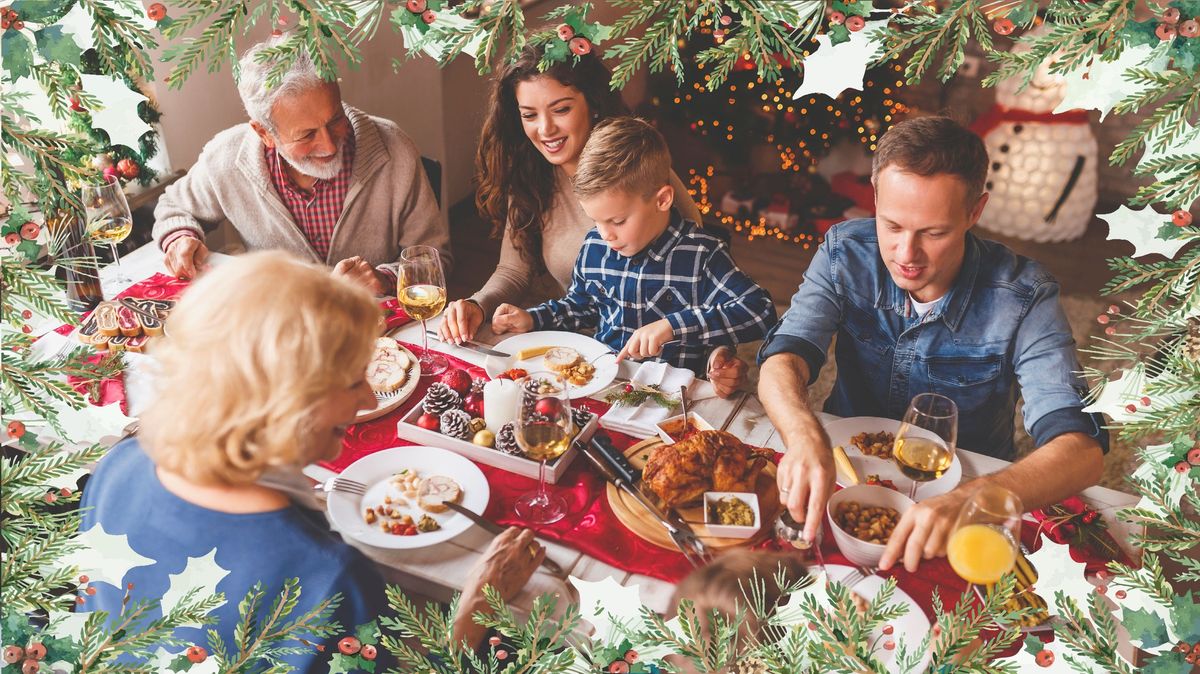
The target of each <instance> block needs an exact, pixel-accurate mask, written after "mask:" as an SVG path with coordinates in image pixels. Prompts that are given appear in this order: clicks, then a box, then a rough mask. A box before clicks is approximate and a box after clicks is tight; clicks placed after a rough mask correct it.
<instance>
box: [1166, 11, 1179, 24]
mask: <svg viewBox="0 0 1200 674" xmlns="http://www.w3.org/2000/svg"><path fill="white" fill-rule="evenodd" d="M1162 20H1163V21H1166V22H1167V23H1169V24H1176V23H1179V8H1178V7H1168V8H1166V9H1165V10H1163V13H1162Z"/></svg>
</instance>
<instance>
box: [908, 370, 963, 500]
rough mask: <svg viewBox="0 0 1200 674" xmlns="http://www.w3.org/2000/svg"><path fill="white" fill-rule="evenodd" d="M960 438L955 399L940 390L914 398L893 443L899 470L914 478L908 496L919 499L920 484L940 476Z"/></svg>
mask: <svg viewBox="0 0 1200 674" xmlns="http://www.w3.org/2000/svg"><path fill="white" fill-rule="evenodd" d="M957 440H958V406H957V405H955V404H954V401H953V400H951V399H949V398H947V397H946V396H944V395H939V394H937V393H921V394H919V395H918V396H916V397H915V398H913V399H912V402H910V403H909V404H908V411H907V412H905V413H904V422H903V423H901V424H900V430H898V431H896V443H895V444H894V445H893V446H892V455H893V456H894V457H895V458H896V463H897V464H899V466H900V472H902V473H904V475H905V476H907V477H908V478H909V479H911V480H912V481H913V482H912V486H911V487H910V488H909V490H908V497H909V498H911V499H912V500H914V501H915V500H917V486H918V485H919V484H920V483H922V482H930V481H932V480H936V479H938V478H939V477H941V476H942V473H945V472H946V469H948V468H949V467H950V465H951V464H952V463H954V443H955V442H956V441H957Z"/></svg>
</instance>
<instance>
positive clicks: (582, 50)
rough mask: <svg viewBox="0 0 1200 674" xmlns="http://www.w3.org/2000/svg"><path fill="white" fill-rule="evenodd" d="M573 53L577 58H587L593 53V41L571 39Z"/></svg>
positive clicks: (582, 38)
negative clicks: (586, 56)
mask: <svg viewBox="0 0 1200 674" xmlns="http://www.w3.org/2000/svg"><path fill="white" fill-rule="evenodd" d="M571 52H572V53H574V54H575V55H576V56H585V55H587V54H590V53H592V41H591V40H589V39H587V38H586V37H580V36H575V37H573V38H571Z"/></svg>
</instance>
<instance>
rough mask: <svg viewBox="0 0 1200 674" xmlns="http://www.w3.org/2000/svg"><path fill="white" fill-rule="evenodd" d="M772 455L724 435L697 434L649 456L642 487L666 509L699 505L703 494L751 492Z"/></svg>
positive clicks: (701, 432) (720, 433)
mask: <svg viewBox="0 0 1200 674" xmlns="http://www.w3.org/2000/svg"><path fill="white" fill-rule="evenodd" d="M773 454H774V452H773V451H771V450H770V449H763V448H761V447H751V446H749V445H747V444H745V443H743V442H742V441H741V440H738V439H737V438H735V437H734V436H733V435H731V434H729V433H726V432H724V431H700V432H698V433H694V434H692V435H690V436H688V437H687V438H684V439H683V440H680V441H679V442H676V443H675V444H673V445H663V446H661V447H659V448H658V449H657V450H656V451H655V452H654V453H653V454H651V455H650V458H649V459H648V460H647V461H646V467H645V468H644V469H643V471H642V484H643V485H644V486H645V487H646V488H648V489H649V490H650V491H652V492H654V493H655V494H657V495H658V497H659V498H661V499H662V500H663V502H664V503H665V504H666V505H667V506H669V507H675V506H682V505H689V504H693V503H698V502H699V501H700V500H701V499H702V498H703V496H704V492H706V491H743V492H753V491H755V489H754V484H755V482H756V481H757V480H758V474H759V472H760V471H761V470H762V469H763V468H764V467H765V466H766V465H767V461H769V460H770V459H771V457H772V455H773Z"/></svg>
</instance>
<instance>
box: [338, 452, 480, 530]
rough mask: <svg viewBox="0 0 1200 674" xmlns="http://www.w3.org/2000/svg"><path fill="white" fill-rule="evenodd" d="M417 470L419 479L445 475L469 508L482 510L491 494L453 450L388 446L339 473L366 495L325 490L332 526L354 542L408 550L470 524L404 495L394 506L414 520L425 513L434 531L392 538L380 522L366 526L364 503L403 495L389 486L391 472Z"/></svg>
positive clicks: (450, 512)
mask: <svg viewBox="0 0 1200 674" xmlns="http://www.w3.org/2000/svg"><path fill="white" fill-rule="evenodd" d="M405 468H407V469H409V470H415V471H417V475H418V476H419V477H422V478H426V477H431V476H433V475H444V476H446V477H448V478H450V479H452V480H454V481H455V482H457V483H458V486H459V487H461V488H462V500H461V501H460V503H462V505H463V506H464V507H466V508H468V509H469V510H473V511H474V512H477V513H482V512H483V511H484V510H485V509H486V508H487V504H488V496H489V494H490V493H491V492H490V489H489V488H488V483H487V480H486V479H485V478H484V477H483V472H482V471H480V470H479V468H478V467H477V466H476V465H475V464H473V463H471V462H470V461H469V460H467V459H464V458H463V457H461V456H459V455H457V454H455V453H454V452H451V451H447V450H445V449H438V448H436V447H421V446H419V445H412V446H409V447H393V448H391V449H384V450H380V451H378V452H375V453H373V454H369V455H367V456H364V457H363V458H361V459H359V460H358V461H355V462H354V463H352V464H350V466H349V467H347V468H346V469H345V470H343V471H342V473H341V475H339V476H338V477H341V478H345V479H347V480H354V481H355V482H361V483H362V484H365V485H367V491H366V493H365V494H351V493H348V492H343V491H331V492H329V499H328V500H327V501H326V506H325V507H326V509H327V510H328V511H329V519H330V520H332V522H333V528H334V529H336V530H338V531H339V532H341V533H342V534H344V535H346V536H350V537H351V538H354V539H355V540H358V541H361V542H363V543H366V544H367V545H373V546H375V547H377V548H391V549H411V548H424V547H428V546H430V545H436V544H437V543H441V542H443V541H448V540H450V539H451V538H454V537H455V536H457V535H458V534H460V533H462V532H464V531H466V530H467V529H468V528H470V526H471V520H469V519H467V518H466V517H464V516H462V515H460V514H458V513H456V512H454V511H453V510H448V511H446V512H444V513H426V512H425V511H424V510H421V508H420V507H418V506H417V502H416V499H406V500H407V501H408V505H407V506H394V507H395V508H396V509H397V510H398V511H400V512H401V513H402V514H408V515H411V516H412V518H413V520H414V521H416V520H420V519H421V515H429V516H430V517H432V518H433V519H435V520H437V523H438V524H440V525H441V526H442V528H441V529H438V530H437V531H431V532H429V533H418V534H416V535H415V536H397V535H394V534H388V533H384V532H383V531H381V530H380V529H379V523H378V522H376V523H375V524H367V522H366V519H364V517H363V512H364V511H365V510H366V508H367V507H368V506H370V507H374V506H376V505H379V504H381V503H383V499H384V497H385V496H388V495H391V496H392V497H393V498H395V497H400V496H402V494H401V492H400V490H399V489H397V488H396V487H394V486H392V485H391V484H390V482H391V478H392V476H393V475H395V474H396V473H399V472H400V471H402V470H404V469H405Z"/></svg>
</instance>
